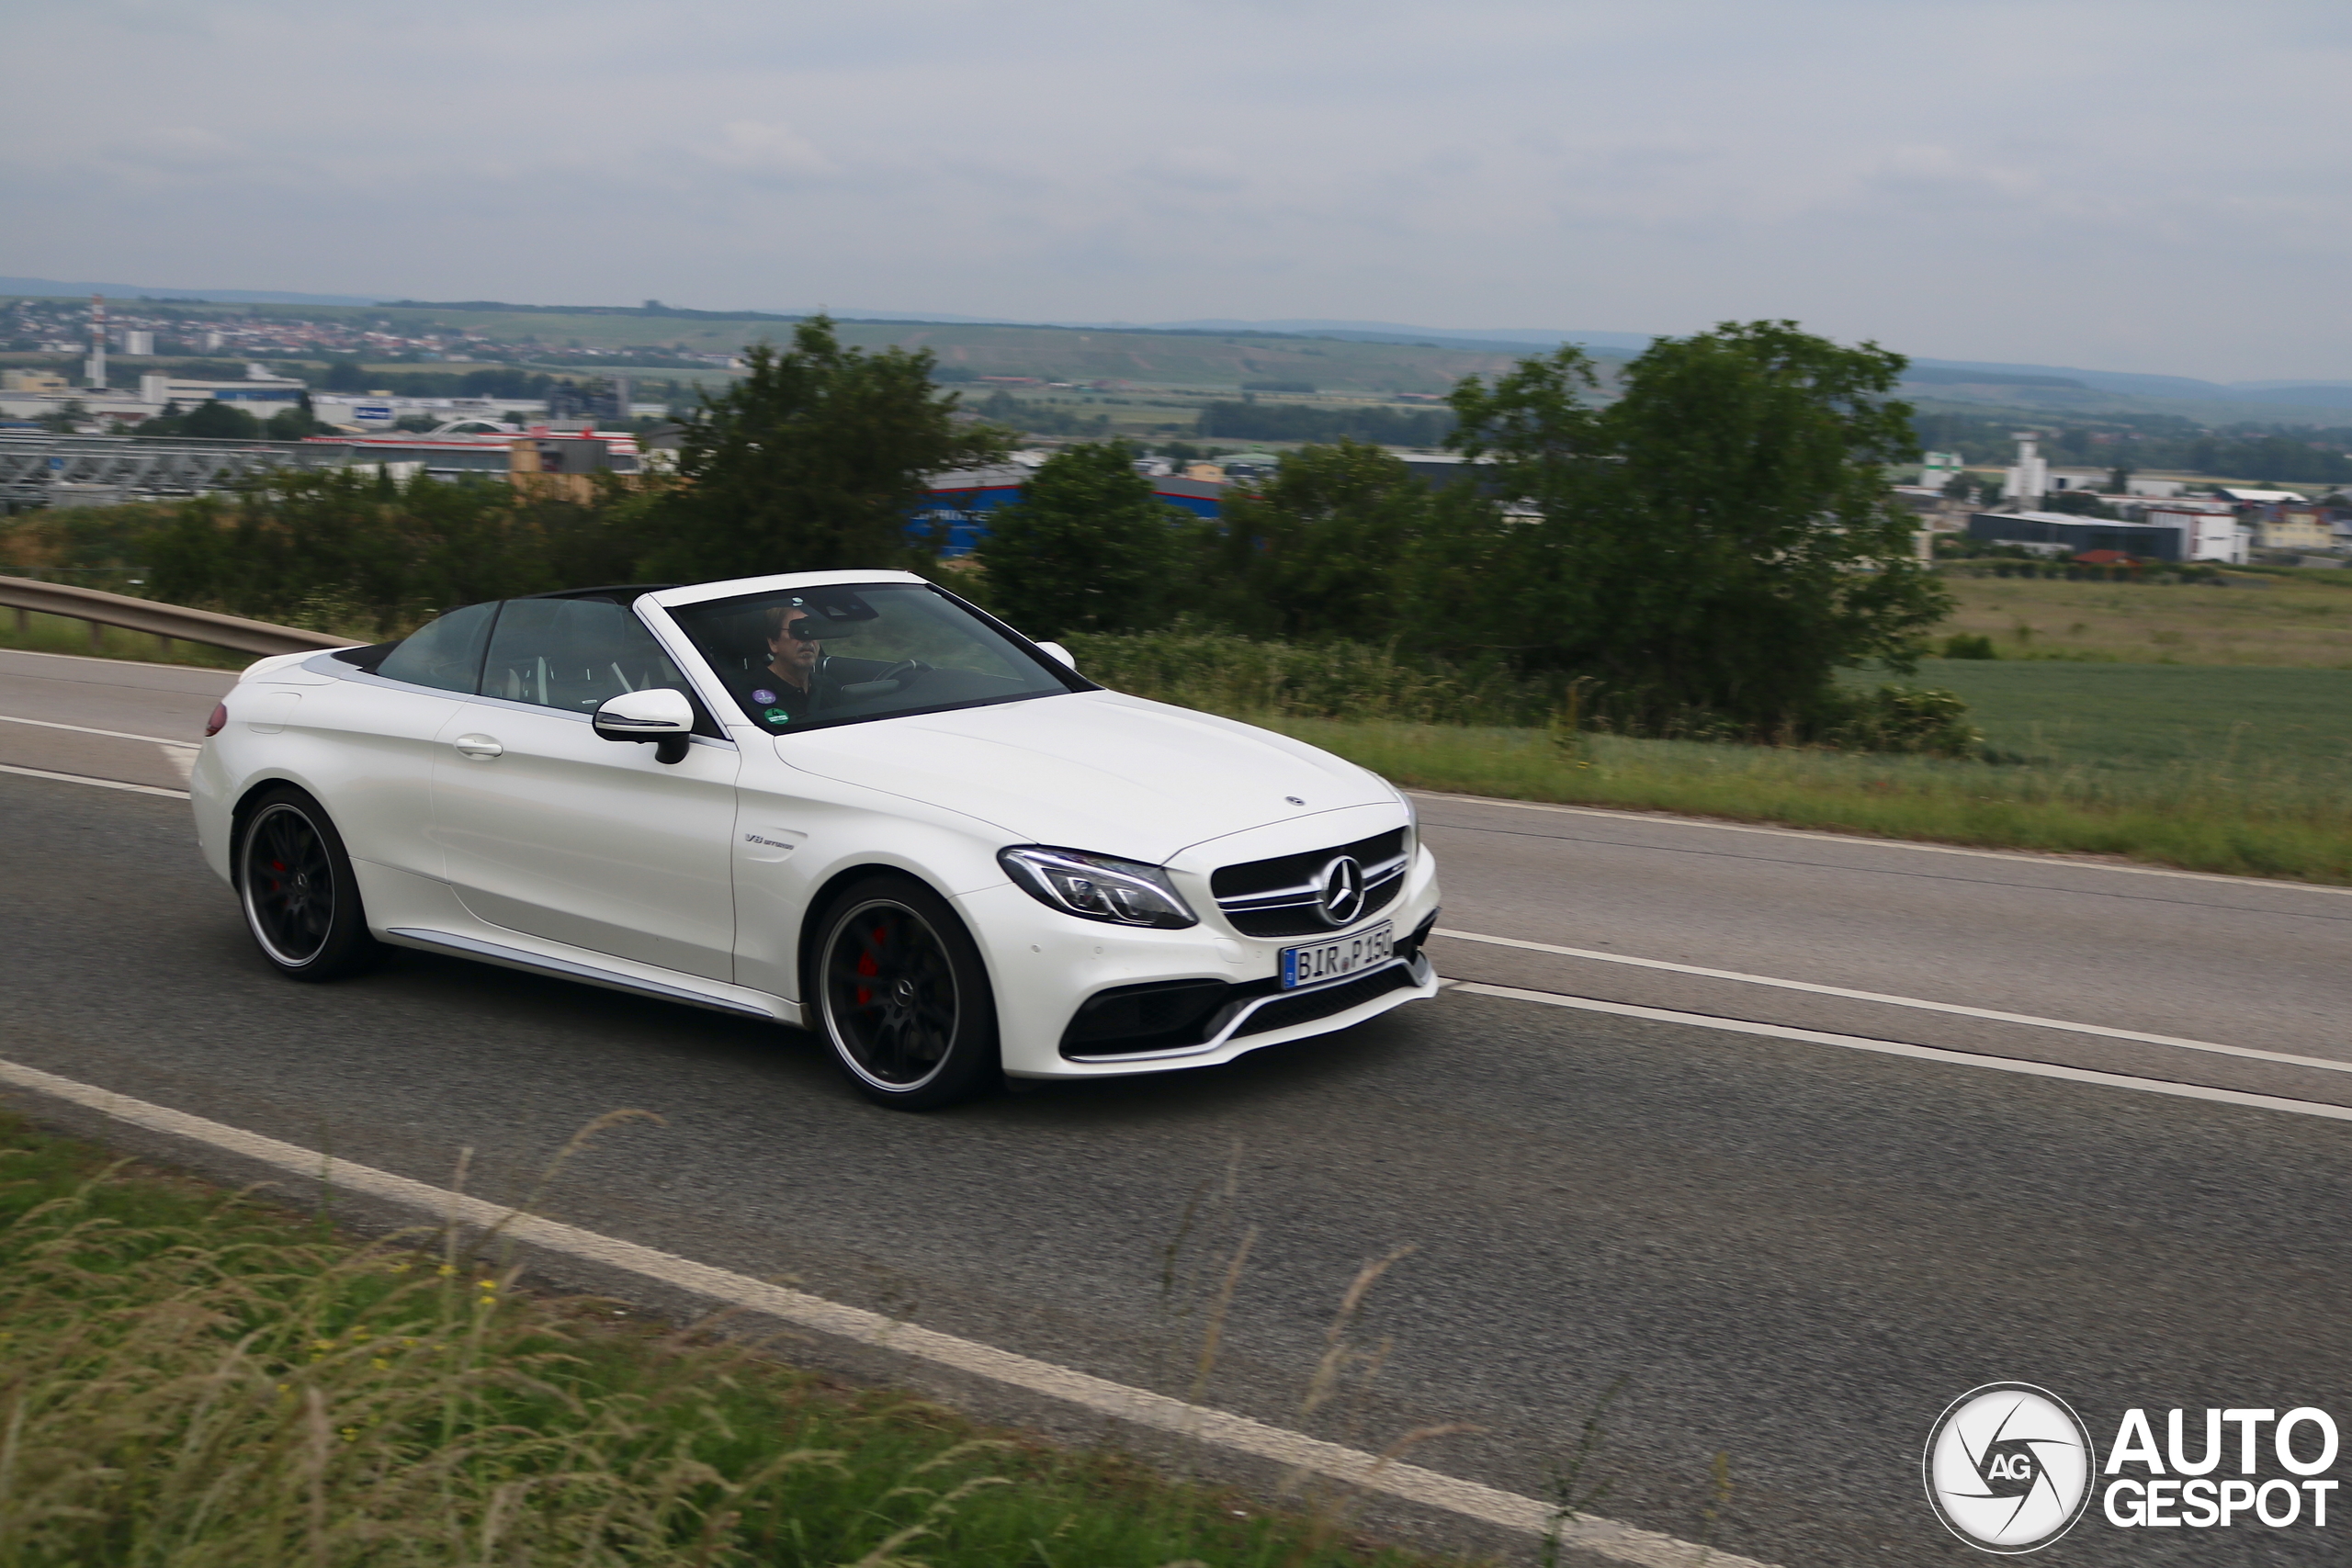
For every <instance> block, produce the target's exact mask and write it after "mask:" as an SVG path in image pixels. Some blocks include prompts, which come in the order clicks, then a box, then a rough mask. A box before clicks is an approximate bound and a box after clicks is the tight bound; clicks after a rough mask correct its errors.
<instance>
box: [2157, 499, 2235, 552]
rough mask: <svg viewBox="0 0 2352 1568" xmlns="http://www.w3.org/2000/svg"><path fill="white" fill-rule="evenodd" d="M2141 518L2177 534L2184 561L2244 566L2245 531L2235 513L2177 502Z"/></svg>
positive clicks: (2225, 507) (2213, 506)
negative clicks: (2174, 530)
mask: <svg viewBox="0 0 2352 1568" xmlns="http://www.w3.org/2000/svg"><path fill="white" fill-rule="evenodd" d="M2141 515H2142V516H2143V517H2145V518H2146V519H2147V520H2148V521H2149V522H2151V523H2155V524H2160V525H2163V526H2165V527H2167V528H2177V529H2179V530H2180V558H2181V559H2183V560H2210V561H2219V562H2221V563H2222V565H2224V566H2244V565H2245V558H2246V546H2247V544H2248V542H2249V541H2248V536H2247V531H2246V530H2245V529H2244V528H2241V527H2240V526H2238V517H2237V513H2235V512H2233V511H2232V510H2231V509H2230V508H2229V507H2227V506H2225V505H2215V504H2213V503H2211V502H2207V503H2205V504H2202V505H2200V504H2199V503H2198V502H2174V503H2172V504H2170V505H2166V506H2151V507H2148V508H2146V509H2145V510H2144V511H2143V512H2142V513H2141Z"/></svg>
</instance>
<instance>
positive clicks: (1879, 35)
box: [0, 0, 2352, 378]
mask: <svg viewBox="0 0 2352 1568" xmlns="http://www.w3.org/2000/svg"><path fill="white" fill-rule="evenodd" d="M10 23H11V48H10V50H9V51H6V54H5V55H0V200H6V203H7V206H6V210H7V211H8V212H9V213H10V214H11V222H10V224H9V225H8V226H7V229H6V231H5V233H0V271H6V272H13V273H20V274H29V275H36V276H121V277H135V278H143V279H149V280H152V281H153V282H155V283H158V284H164V285H174V284H190V283H194V282H197V281H202V282H205V283H208V284H210V285H212V286H217V287H232V286H240V285H242V286H244V287H254V288H269V287H275V288H302V289H311V290H317V291H322V292H330V291H331V292H365V291H369V290H375V291H380V292H384V293H390V294H407V295H415V296H420V297H425V298H481V297H496V296H503V297H508V298H517V299H575V300H587V299H621V300H626V299H641V298H644V297H645V296H647V295H658V296H659V297H661V298H662V299H677V300H680V301H683V302H687V303H695V304H702V305H709V306H728V305H767V306H775V305H788V304H797V303H805V302H809V301H814V300H819V299H831V300H835V301H859V302H864V303H868V304H872V305H875V306H876V307H880V308H892V309H905V310H922V309H928V310H942V311H954V312H957V313H963V314H970V315H998V316H1026V317H1032V318H1038V317H1044V318H1088V317H1093V318H1115V319H1125V320H1134V321H1149V320H1166V319H1178V318H1184V317H1203V316H1242V317H1252V316H1258V317H1284V316H1305V317H1330V318H1348V317H1352V318H1365V319H1385V320H1397V321H1425V322H1428V323H1430V324H1431V325H1441V326H1447V325H1451V326H1495V325H1499V324H1506V323H1510V324H1521V325H1526V326H1551V327H1568V328H1577V327H1582V328H1600V329H1617V330H1663V331H1679V330H1687V329H1690V328H1693V327H1697V326H1702V325H1704V324H1706V323H1708V322H1710V321H1716V320H1719V319H1723V318H1725V317H1733V316H1756V315H1770V316H1794V317H1797V318H1799V319H1800V320H1803V321H1806V322H1807V323H1808V324H1810V325H1813V326H1815V327H1816V328H1818V329H1820V330H1824V331H1828V332H1832V333H1837V334H1838V335H1841V336H1845V337H1849V338H1850V337H1862V336H1871V337H1876V338H1878V339H1880V340H1881V341H1883V342H1886V343H1888V344H1893V345H1894V346H1898V347H1902V348H1905V349H1907V350H1910V351H1912V352H1915V353H1921V354H1928V355H1941V356H1950V357H1970V358H1979V357H1981V358H2004V359H2038V360H2043V361H2052V362H2061V363H2070V362H2071V363H2091V362H2096V363H2103V364H2109V365H2112V366H2114V367H2118V368H2139V369H2151V370H2173V371H2180V372H2184V373H2188V374H2204V375H2212V376H2216V377H2223V378H2233V377H2247V378H2252V377H2278V378H2288V377H2313V378H2316V377H2333V376H2344V375H2346V374H2352V322H2347V321H2345V320H2344V319H2343V316H2342V312H2341V311H2340V310H2339V309H2338V308H2337V306H2336V303H2335V301H2336V296H2337V294H2338V292H2339V284H2338V281H2337V280H2338V276H2339V275H2340V271H2341V256H2342V254H2343V253H2344V251H2345V250H2346V247H2347V245H2352V211H2347V210H2346V209H2345V207H2344V204H2343V202H2342V201H2341V191H2342V183H2343V180H2342V175H2341V171H2340V163H2341V156H2340V146H2341V141H2342V137H2341V132H2340V130H2339V128H2338V124H2337V121H2338V119H2339V118H2340V109H2339V108H2338V107H2337V106H2336V104H2335V99H2334V95H2331V94H2329V93H2328V92H2326V91H2325V90H2324V89H2317V90H2315V89H2312V87H2311V84H2316V83H2324V82H2327V81H2333V80H2340V79H2344V77H2345V74H2346V73H2345V69H2344V68H2345V67H2346V65H2347V64H2352V8H2346V7H2344V6H2340V5H2322V4H2318V3H2316V0H2273V3H2270V4H2266V5H2264V6H2256V7H2251V8H2247V7H2239V8H2236V9H2229V10H2225V9H2223V8H2221V7H2215V6H2211V5H2210V4H2208V3H2205V0H2128V3H2127V0H2032V3H2030V4H2029V3H2027V0H1905V3H1904V4H1900V5H1888V4H1886V3H1885V0H1785V3H1784V4H1781V5H1779V6H1755V5H1753V4H1752V3H1751V0H1649V3H1647V4H1645V5H1642V6H1633V5H1629V4H1620V5H1616V6H1561V5H1558V4H1557V3H1556V0H1456V3H1455V4H1453V5H1451V6H1446V7H1444V8H1442V10H1431V9H1430V8H1429V7H1427V6H1420V5H1408V4H1405V3H1403V0H1347V3H1345V4H1342V3H1340V0H1176V3H1175V4H1172V5H1170V6H1155V7H1148V8H1146V7H1118V6H1101V5H1099V4H1080V3H1079V0H985V3H983V0H868V3H867V4H866V5H864V6H856V7H846V6H824V5H819V4H816V3H815V0H783V3H778V0H697V4H696V5H695V6H692V7H690V8H688V10H686V11H684V12H672V13H662V12H659V11H648V10H647V9H646V8H644V7H643V6H636V5H624V4H622V3H620V0H563V3H562V4H555V3H552V0H512V3H510V4H508V5H505V6H500V7H497V8H494V9H492V8H473V9H463V8H456V9H446V8H445V9H441V10H436V11H435V12H434V13H433V15H432V18H431V22H430V25H429V26H417V27H400V28H386V27H384V26H383V25H382V24H381V22H380V19H379V18H375V17H368V16H365V15H361V14H357V13H346V12H338V11H335V10H333V9H331V8H330V9H322V8H320V7H319V6H317V5H316V4H315V0H173V3H171V4H163V3H161V0H74V3H70V4H69V3H66V0H25V3H23V4H20V5H19V6H16V7H14V8H12V11H11V17H10ZM65 61H92V62H99V69H100V70H102V72H103V77H104V101H105V113H104V115H103V116H102V117H100V118H98V119H96V120H93V119H92V118H90V117H89V116H88V115H87V113H86V112H85V111H86V107H87V99H88V90H89V89H88V85H87V83H86V82H85V81H84V80H82V79H81V77H80V74H79V73H74V72H69V71H64V70H61V69H59V67H58V62H65ZM2236 83H2263V84H2278V85H2279V86H2278V89H2277V90H2268V89H2265V90H2260V91H2252V92H2245V91H2239V90H2236V89H2235V88H2234V87H2233V85H2231V84H2236ZM2296 84H2300V85H2296Z"/></svg>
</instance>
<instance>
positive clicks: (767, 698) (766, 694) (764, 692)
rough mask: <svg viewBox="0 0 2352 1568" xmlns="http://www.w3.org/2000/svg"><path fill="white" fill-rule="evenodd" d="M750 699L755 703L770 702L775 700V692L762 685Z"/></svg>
mask: <svg viewBox="0 0 2352 1568" xmlns="http://www.w3.org/2000/svg"><path fill="white" fill-rule="evenodd" d="M752 701H753V702H755V703H772V702H774V701H775V693H774V692H771V691H769V690H768V689H767V688H766V687H765V686H762V687H761V688H760V689H759V690H758V691H756V692H753V693H752Z"/></svg>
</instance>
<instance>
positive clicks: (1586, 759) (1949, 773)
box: [1255, 715, 2352, 883]
mask: <svg viewBox="0 0 2352 1568" xmlns="http://www.w3.org/2000/svg"><path fill="white" fill-rule="evenodd" d="M1255 721H1256V722H1258V723H1261V724H1265V725H1268V726H1269V727H1271V728H1277V729H1280V730H1283V732H1284V733H1286V734H1290V735H1295V736H1296V737H1298V738H1299V739H1302V740H1306V741H1309V742H1311V743H1313V744H1315V745H1317V746H1320V747H1323V748H1325V749H1326V750H1331V751H1335V752H1338V753H1339V754H1340V755H1341V756H1343V757H1346V758H1348V759H1350V760H1351V761H1356V762H1359V763H1362V764H1363V766H1365V767H1367V768H1370V769H1372V770H1373V771H1374V772H1375V773H1380V774H1382V775H1384V776H1385V777H1387V778H1389V779H1392V780H1394V781H1396V782H1397V783H1398V784H1404V785H1407V786H1408V787H1413V788H1420V789H1432V790H1442V791H1447V792H1453V793H1459V794H1464V795H1496V796H1500V797H1502V798H1505V799H1511V800H1544V801H1559V802H1563V803H1568V804H1576V805H1585V806H1603V807H1622V808H1625V809H1631V810H1647V811H1674V812H1683V813H1689V814H1691V815H1696V816H1702V817H1719V818H1730V819H1732V820H1736V821H1747V822H1772V823H1780V824H1784V825H1787V826H1791V827H1798V828H1815V829H1826V830H1831V831H1838V832H1849V833H1863V834H1871V835H1875V836H1878V837H1883V838H1891V839H1922V840H1937V841H1940V842H1946V843H1956V844H1977V845H1985V846H1988V847H2001V848H2011V849H2028V850H2044V851H2052V852H2082V853H2092V854H2108V855H2120V856H2126V857H2129V858H2131V859H2134V860H2142V861H2147V862H2151V863H2157V864H2164V865H2175V866H2180V867H2184V868H2187V869H2189V870H2195V871H2211V872H2222V873H2230V874H2242V875H2253V876H2275V877H2287V878H2296V879H2301V880H2307V881H2313V882H2331V883H2352V795H2346V790H2345V788H2344V782H2343V779H2344V774H2343V772H2342V771H2341V770H2338V771H2336V772H2335V773H2333V774H2323V773H2320V772H2318V771H2317V770H2312V771H2305V770H2303V769H2301V768H2299V767H2296V766H2293V765H2291V764H2288V763H2280V762H2271V763H2257V764H2254V765H2251V766H2246V767H2238V766H2235V765H2229V764H2223V765H2208V764H2202V763H2199V764H2186V765H2177V766H2173V767H2131V766H2113V765H2106V764H2102V763H2099V762H2095V761H2074V762H2058V761H2049V762H2044V763H2039V764H2027V765H1996V764H1993V763H1987V762H1983V761H1943V760H1941V759H1937V758H1930V757H1900V756H1883V755H1869V754H1857V753H1852V752H1838V751H1826V750H1811V749H1805V748H1797V747H1772V746H1735V745H1723V744H1715V743H1709V742H1704V741H1692V740H1634V739H1625V738H1623V737H1620V736H1612V735H1586V736H1584V737H1582V738H1581V739H1580V740H1579V741H1578V743H1577V745H1576V746H1575V748H1574V750H1573V751H1570V750H1566V749H1564V748H1563V747H1562V746H1561V745H1560V744H1559V743H1558V738H1557V737H1555V735H1552V734H1550V733H1547V732H1546V731H1544V730H1538V729H1497V728H1467V727H1462V726H1450V725H1416V724H1402V723H1397V722H1394V721H1379V720H1370V721H1357V722H1353V723H1351V722H1347V721H1343V720H1331V719H1314V718H1296V717H1286V716H1280V715H1271V716H1270V715H1260V716H1256V720H1255Z"/></svg>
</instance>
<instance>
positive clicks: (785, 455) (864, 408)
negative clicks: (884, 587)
mask: <svg viewBox="0 0 2352 1568" xmlns="http://www.w3.org/2000/svg"><path fill="white" fill-rule="evenodd" d="M745 357H746V359H747V361H748V363H749V367H750V368H749V372H748V374H746V375H745V376H744V377H743V378H742V379H741V380H740V381H738V382H736V383H735V385H734V386H732V387H730V388H729V389H728V390H727V391H725V392H724V393H722V394H720V395H719V396H718V397H717V398H715V399H712V400H708V401H707V402H706V403H705V404H704V406H703V409H702V411H701V413H700V416H699V417H698V418H696V419H695V420H694V421H693V422H692V423H689V424H688V425H687V427H686V432H685V435H684V441H683V443H682V446H681V448H680V452H679V458H678V478H679V481H680V482H679V483H678V484H677V485H676V486H674V487H673V488H672V489H671V490H670V491H667V492H666V493H665V494H664V495H663V496H662V498H661V504H659V505H658V506H655V507H652V508H650V509H649V511H648V513H647V516H648V522H649V525H650V526H651V527H652V529H653V530H654V543H653V544H652V547H651V549H650V553H649V555H648V556H647V558H646V560H645V563H644V566H643V569H642V570H644V571H645V572H646V574H647V575H649V576H651V577H661V578H670V579H673V580H676V581H696V580H700V579H708V578H723V577H744V576H752V575H755V574H758V573H761V572H771V571H814V570H831V569H836V568H861V567H901V566H917V565H922V564H924V563H926V562H928V561H929V560H930V559H932V558H933V557H934V556H935V555H936V545H935V544H934V543H933V542H930V541H923V540H919V539H915V538H911V537H910V536H909V533H908V528H907V513H908V512H909V511H910V509H911V508H912V507H913V506H914V504H915V503H916V502H918V501H919V500H920V499H921V498H922V493H923V490H924V486H925V483H926V476H928V475H930V474H933V473H936V472H939V471H941V470H943V469H947V468H965V467H969V466H972V465H974V464H978V463H986V462H994V461H998V460H1001V458H1002V457H1003V456H1004V453H1005V451H1006V448H1007V445H1008V443H1007V439H1006V436H1005V434H1004V433H1003V432H1001V431H999V430H995V429H992V428H989V427H987V426H967V425H962V424H959V423H957V422H956V418H955V413H956V395H955V394H954V393H952V392H950V393H944V394H943V393H940V392H938V391H937V390H936V389H934V388H933V385H932V380H931V371H932V363H933V361H932V355H931V354H930V352H929V351H928V350H925V351H922V352H920V353H912V354H910V353H908V352H907V351H906V350H904V349H899V348H888V349H884V350H882V351H881V352H880V353H877V354H869V353H867V352H865V350H863V349H857V348H844V347H842V344H841V341H840V339H839V337H838V336H837V335H836V334H835V333H834V331H833V323H832V321H831V320H830V319H828V318H826V317H823V316H817V317H813V318H811V319H810V320H809V321H803V322H801V323H800V324H799V325H798V326H797V327H796V328H795V329H794V331H793V335H792V346H791V347H790V348H789V349H785V350H778V349H775V348H774V347H772V346H770V345H767V344H760V345H757V346H755V347H753V348H752V350H751V351H750V352H749V353H748V354H747V355H746V356H745Z"/></svg>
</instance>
